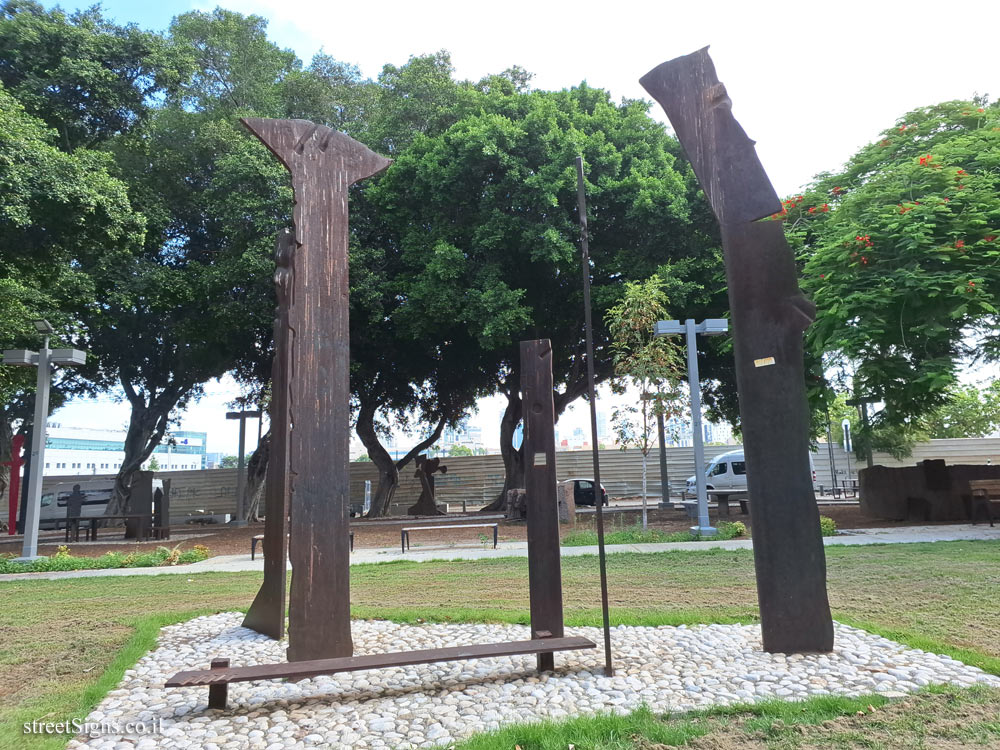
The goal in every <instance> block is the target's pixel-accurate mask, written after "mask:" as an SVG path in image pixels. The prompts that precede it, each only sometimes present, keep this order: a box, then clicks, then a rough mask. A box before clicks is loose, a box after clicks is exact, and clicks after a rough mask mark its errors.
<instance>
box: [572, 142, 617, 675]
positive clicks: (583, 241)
mask: <svg viewBox="0 0 1000 750" xmlns="http://www.w3.org/2000/svg"><path fill="white" fill-rule="evenodd" d="M576 194H577V204H578V210H579V213H580V247H581V248H582V250H583V315H584V326H585V328H586V335H587V394H588V397H589V398H590V443H591V445H592V447H593V453H594V505H595V507H596V508H597V513H596V515H597V556H598V559H599V561H600V567H601V615H602V617H603V618H604V674H605V675H607V676H608V677H612V676H613V675H614V673H615V668H614V665H613V664H612V663H611V618H610V616H609V614H608V564H607V558H606V556H605V554H604V513H603V511H602V502H601V501H602V500H603V498H604V493H603V492H602V491H601V456H600V447H599V445H598V443H597V398H596V395H595V393H594V328H593V323H592V322H591V315H590V243H589V237H588V235H587V193H586V190H585V188H584V184H583V157H582V156H578V157H576Z"/></svg>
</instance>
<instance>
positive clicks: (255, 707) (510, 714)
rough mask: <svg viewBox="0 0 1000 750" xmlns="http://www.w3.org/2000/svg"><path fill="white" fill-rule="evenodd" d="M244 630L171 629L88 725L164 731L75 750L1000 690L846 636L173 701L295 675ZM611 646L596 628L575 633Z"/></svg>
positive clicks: (422, 736) (703, 635) (374, 629)
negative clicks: (213, 674)
mask: <svg viewBox="0 0 1000 750" xmlns="http://www.w3.org/2000/svg"><path fill="white" fill-rule="evenodd" d="M241 619H242V615H240V614H239V613H223V614H218V615H212V616H208V617H200V618H196V619H194V620H191V621H189V622H187V623H182V624H180V625H174V626H170V627H166V628H164V629H163V631H162V633H161V637H160V643H159V645H158V647H157V648H156V649H155V650H154V651H152V652H150V653H149V654H147V655H146V656H145V657H143V658H142V659H141V660H140V661H139V663H138V664H137V665H136V666H135V668H133V669H130V670H128V671H127V672H126V673H125V676H124V678H123V680H122V682H121V684H120V685H119V687H118V688H117V689H115V690H113V691H111V692H110V693H109V694H108V696H107V697H106V698H105V699H104V701H102V703H101V704H100V705H99V706H98V708H97V709H96V710H95V711H94V712H92V713H91V714H90V716H88V717H87V721H88V722H94V723H101V722H105V723H117V724H119V725H123V724H124V723H126V722H137V721H142V722H150V723H151V722H153V721H158V722H159V726H158V729H159V731H158V732H157V733H155V734H147V735H131V736H123V735H111V734H104V735H102V736H99V737H93V738H88V737H85V736H80V737H78V738H77V739H75V740H72V741H71V742H70V743H69V745H68V747H69V748H73V749H75V750H82V749H83V748H87V749H89V750H124V749H125V748H132V747H135V748H141V749H143V750H145V749H147V748H149V749H152V748H191V749H194V748H200V749H202V750H237V749H242V748H247V749H249V750H284V749H286V748H288V749H292V748H310V747H315V748H322V747H345V748H347V747H351V748H412V747H435V746H438V745H445V743H448V742H452V741H454V740H457V739H460V738H462V737H466V736H468V735H470V734H473V733H475V732H481V731H484V730H489V729H496V728H498V727H499V726H501V725H502V724H508V723H513V722H525V721H532V720H539V719H545V718H556V719H557V718H562V717H566V716H571V715H578V714H590V713H595V712H597V711H607V710H613V711H619V712H627V711H631V710H633V709H634V708H636V707H638V706H639V705H640V704H642V703H645V704H647V705H648V706H649V707H650V708H651V709H652V710H654V711H658V712H667V711H685V710H690V709H694V708H704V707H708V706H712V705H719V704H731V703H737V702H744V701H754V700H764V699H769V698H785V699H788V700H795V699H803V698H807V697H809V696H813V695H822V694H829V693H836V694H843V695H857V694H867V693H873V692H875V693H881V694H883V695H886V696H889V697H901V696H903V695H905V694H906V693H908V692H911V691H913V690H916V689H918V688H919V687H922V686H925V685H928V684H934V683H952V684H956V685H960V686H968V685H972V684H974V683H976V682H983V683H987V684H990V685H994V686H997V687H1000V678H997V677H993V676H991V675H988V674H985V673H984V672H982V671H981V670H979V669H977V668H974V667H970V666H967V665H965V664H963V663H961V662H958V661H955V660H954V659H951V658H950V657H947V656H940V655H937V654H931V653H926V652H924V651H919V650H915V649H908V648H906V647H904V646H902V645H900V644H898V643H895V642H893V641H890V640H887V639H885V638H881V637H879V636H875V635H872V634H869V633H866V632H864V631H861V630H857V629H854V628H849V627H846V626H842V625H837V628H836V648H835V650H834V652H833V653H832V654H816V655H804V656H803V655H792V656H787V657H786V656H785V655H782V654H766V653H764V652H763V651H761V647H760V628H759V627H757V626H744V625H701V626H695V627H684V626H681V627H658V628H648V627H626V626H621V627H617V628H615V629H614V630H613V633H612V643H613V649H614V658H615V664H616V669H617V673H616V675H615V677H613V678H608V677H605V676H604V674H603V669H602V666H603V654H602V652H601V650H600V649H595V650H592V651H575V652H568V653H564V654H557V656H556V664H557V671H556V672H555V673H554V674H545V675H538V674H536V673H535V672H534V671H533V665H534V657H531V656H524V657H512V658H503V659H482V660H478V661H469V662H451V663H443V664H430V665H419V666H412V667H396V668H392V669H384V670H378V671H369V672H354V673H345V674H340V675H330V676H321V677H316V678H313V679H307V680H302V681H300V682H296V683H287V682H256V683H235V684H233V685H231V686H230V689H229V701H230V703H229V709H228V710H226V711H217V710H209V709H208V708H207V707H206V701H207V698H208V689H207V688H204V687H201V688H171V689H165V688H163V687H162V685H163V683H164V681H165V680H166V679H167V678H168V677H169V676H171V675H172V674H173V673H174V672H176V671H178V670H182V669H197V668H204V667H206V666H207V664H208V662H209V660H210V659H211V658H213V657H218V656H227V657H229V658H230V659H231V660H232V664H233V666H239V665H246V664H258V663H268V662H276V661H282V660H283V659H284V646H285V644H284V643H280V642H277V641H273V640H271V639H269V638H266V637H264V636H261V635H259V634H257V633H254V632H253V631H250V630H246V629H244V628H242V627H240V621H241ZM353 633H354V650H355V653H356V654H367V653H379V652H384V651H396V650H405V649H410V648H413V649H417V648H432V647H444V646H455V645H462V644H469V643H488V642H491V641H507V640H523V639H525V638H528V637H529V633H528V628H527V627H524V626H511V625H480V624H464V625H454V624H449V625H419V626H414V625H401V624H396V623H391V622H387V621H381V620H379V621H356V622H355V623H354V624H353ZM567 635H582V636H585V637H588V638H590V639H591V640H593V641H594V642H595V643H600V642H601V633H600V631H599V630H598V629H596V628H573V629H571V631H570V632H568V633H567Z"/></svg>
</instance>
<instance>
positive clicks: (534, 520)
mask: <svg viewBox="0 0 1000 750" xmlns="http://www.w3.org/2000/svg"><path fill="white" fill-rule="evenodd" d="M521 400H522V402H523V403H524V457H525V461H526V466H525V471H524V490H525V501H526V503H525V504H526V506H527V512H528V587H529V593H530V596H529V600H530V603H531V637H532V638H562V637H563V602H562V569H561V566H560V562H559V506H558V502H557V499H556V433H555V418H556V407H555V400H554V397H553V390H552V342H551V341H549V339H539V340H536V341H522V342H521ZM537 659H538V670H539V671H544V670H549V669H554V668H555V659H554V654H553V653H552V652H551V651H550V652H547V653H541V654H538V657H537Z"/></svg>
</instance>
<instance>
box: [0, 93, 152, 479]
mask: <svg viewBox="0 0 1000 750" xmlns="http://www.w3.org/2000/svg"><path fill="white" fill-rule="evenodd" d="M59 141H60V137H59V135H58V134H57V133H56V132H55V131H53V130H51V129H49V128H47V127H46V126H45V124H44V123H43V122H42V121H40V120H38V119H37V118H35V117H32V116H31V115H29V114H27V113H26V112H25V111H24V108H23V107H22V106H21V105H20V103H19V102H17V101H16V100H15V99H14V97H13V96H11V94H10V93H9V92H8V91H7V90H6V89H4V87H3V86H2V85H0V195H2V196H3V200H2V201H0V350H2V349H9V348H26V349H37V348H38V345H39V337H38V336H37V335H35V334H34V333H33V331H34V327H33V326H32V324H31V321H32V320H34V319H37V318H45V319H47V320H48V321H49V322H50V323H51V324H52V325H53V326H54V327H55V328H56V330H57V332H58V333H57V339H56V340H55V341H53V342H52V343H53V344H54V345H55V344H56V343H57V342H58V341H60V340H62V341H65V342H67V343H68V342H70V341H72V340H73V339H74V338H75V336H76V335H77V334H78V333H79V329H80V326H79V319H80V315H81V314H82V313H83V311H84V310H86V309H88V308H92V307H94V306H95V287H94V283H93V279H92V277H91V276H90V274H89V273H88V272H87V271H86V269H93V268H95V267H113V266H115V265H116V264H118V263H120V262H121V261H122V260H123V259H124V258H127V257H128V256H129V253H130V252H131V251H133V250H134V249H135V248H136V247H138V246H139V245H140V243H141V241H142V238H143V232H144V222H143V220H142V217H141V216H138V215H136V213H135V212H134V211H133V210H132V208H131V206H130V204H129V201H128V197H127V194H126V188H125V185H124V184H123V183H122V182H121V181H119V180H117V179H116V178H114V177H113V176H111V174H109V169H110V168H112V167H113V164H112V160H111V159H110V157H109V156H108V155H107V154H102V153H95V152H91V151H86V150H83V149H81V150H77V151H75V152H73V153H72V154H67V153H65V152H63V151H61V150H60V149H59V148H58V147H57V145H56V144H58V143H59ZM73 378H74V372H73V370H72V368H70V369H67V370H61V369H57V370H56V381H55V384H54V387H53V391H52V400H51V403H52V406H53V407H56V406H58V404H59V403H60V402H61V401H62V399H63V397H64V396H65V394H66V393H67V391H68V390H69V389H70V387H71V385H73V383H72V382H70V381H71V380H72V379H73ZM34 382H35V372H34V369H33V368H20V367H18V368H15V367H3V368H0V460H3V461H6V460H7V459H8V458H9V455H10V439H11V437H12V435H13V434H14V432H13V431H14V428H15V423H16V422H17V423H20V424H21V425H22V426H23V425H24V424H25V423H26V421H27V420H29V419H30V417H31V413H32V410H33V407H32V399H31V394H32V393H33V392H34ZM0 483H3V482H2V481H0Z"/></svg>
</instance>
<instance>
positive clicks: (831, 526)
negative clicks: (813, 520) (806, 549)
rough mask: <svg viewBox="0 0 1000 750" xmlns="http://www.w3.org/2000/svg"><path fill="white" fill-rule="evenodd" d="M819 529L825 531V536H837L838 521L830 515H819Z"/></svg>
mask: <svg viewBox="0 0 1000 750" xmlns="http://www.w3.org/2000/svg"><path fill="white" fill-rule="evenodd" d="M819 529H820V531H822V532H823V536H836V535H837V522H836V521H834V520H833V519H832V518H830V517H829V516H820V517H819Z"/></svg>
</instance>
